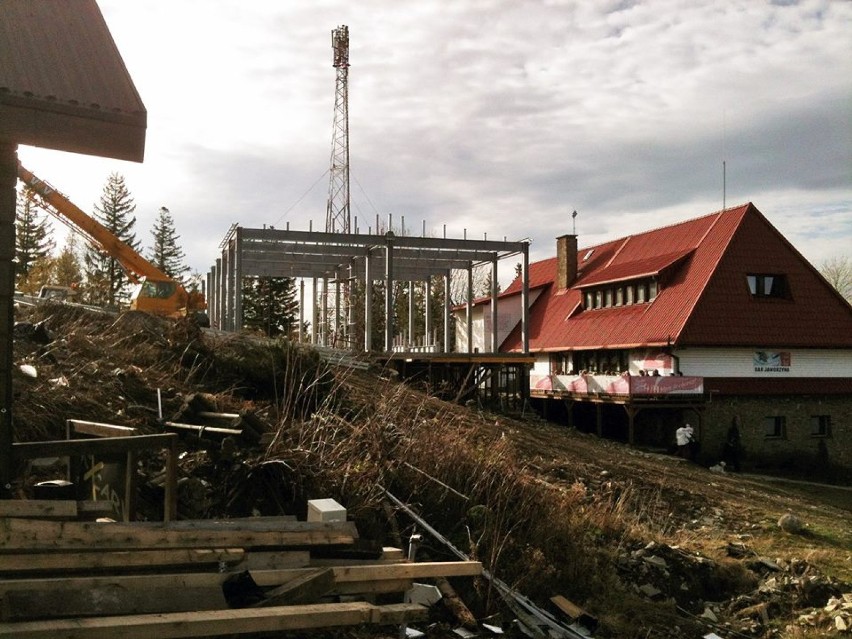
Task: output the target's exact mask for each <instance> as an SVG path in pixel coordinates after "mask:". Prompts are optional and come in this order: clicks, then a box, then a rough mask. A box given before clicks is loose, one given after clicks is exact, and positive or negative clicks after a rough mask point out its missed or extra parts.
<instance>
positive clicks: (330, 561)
mask: <svg viewBox="0 0 852 639" xmlns="http://www.w3.org/2000/svg"><path fill="white" fill-rule="evenodd" d="M406 561H408V560H407V559H406V558H405V554H404V553H403V552H402V550H401V549H399V548H392V547H390V546H388V547H385V548H383V549H382V555H381V557H379V558H378V559H339V558H335V557H311V566H317V567H319V566H375V565H376V564H398V563H403V562H406Z"/></svg>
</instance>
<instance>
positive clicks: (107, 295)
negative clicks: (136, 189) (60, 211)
mask: <svg viewBox="0 0 852 639" xmlns="http://www.w3.org/2000/svg"><path fill="white" fill-rule="evenodd" d="M135 210H136V204H134V202H133V198H132V197H131V195H130V191H129V190H128V189H127V186H126V184H125V183H124V177H123V176H122V175H121V174H119V173H112V174H111V175H110V176H109V178H108V179H107V183H106V185H105V186H104V190H103V193H102V194H101V198H100V204H99V205H96V206H95V216H94V217H95V218H96V219H97V220H98V221H99V222H100V223H101V224H103V225H104V226H105V227H106V228H107V229H109V231H110V232H111V233H113V235H115V236H116V237H118V238H119V239H120V240H121V241H123V242H124V243H126V244H128V245H129V246H130V247H131V248H133V249H134V250H136V251H138V250H139V248H140V243H139V242H138V241H137V240H136V233H135V232H134V228H135V226H136V217H134V216H133V213H134V211H135ZM83 263H84V270H85V275H86V291H87V297H88V300H89V301H90V302H92V303H94V304H107V305H109V306H114V305H116V304H118V303H120V302H124V301H125V300H126V299H127V293H128V280H127V275H126V274H125V273H124V271H123V270H122V268H121V264H120V263H119V262H118V260H116V259H115V258H114V257H111V256H109V255H104V254H102V253H101V252H100V251H98V250H97V249H96V248H88V249H87V250H86V254H85V257H84V259H83Z"/></svg>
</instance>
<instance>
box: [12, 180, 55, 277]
mask: <svg viewBox="0 0 852 639" xmlns="http://www.w3.org/2000/svg"><path fill="white" fill-rule="evenodd" d="M38 211H39V209H38V207H37V206H36V205H35V204H34V202H33V199H32V195H31V193H30V190H29V189H24V191H23V193H21V195H20V196H19V197H18V202H17V207H16V209H15V257H16V258H17V261H18V266H17V275H18V282H19V283H20V281H22V280H26V279H27V278H28V277H29V275H30V271H31V270H32V268H33V266H34V265H35V263H36V262H38V261H40V260H46V259H48V258H49V257H50V254H51V252H52V251H53V239H52V237H51V228H50V225H49V223H48V220H47V216H46V215H44V216H40V215H39V214H38Z"/></svg>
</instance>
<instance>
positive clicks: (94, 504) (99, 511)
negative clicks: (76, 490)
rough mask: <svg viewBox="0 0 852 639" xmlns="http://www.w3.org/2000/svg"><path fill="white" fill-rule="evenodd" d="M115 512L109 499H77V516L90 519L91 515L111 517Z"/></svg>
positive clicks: (113, 505)
mask: <svg viewBox="0 0 852 639" xmlns="http://www.w3.org/2000/svg"><path fill="white" fill-rule="evenodd" d="M114 514H115V504H113V503H112V502H111V501H106V500H101V501H92V500H86V501H78V502H77V517H79V518H80V519H85V518H88V519H91V518H93V517H112V516H113V515H114Z"/></svg>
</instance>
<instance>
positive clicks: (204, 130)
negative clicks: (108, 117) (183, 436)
mask: <svg viewBox="0 0 852 639" xmlns="http://www.w3.org/2000/svg"><path fill="white" fill-rule="evenodd" d="M99 5H100V7H101V9H102V11H103V13H104V16H105V18H106V21H107V24H108V25H109V27H110V30H111V32H112V34H113V37H114V39H115V41H116V43H117V45H118V48H119V51H120V52H121V54H122V56H123V58H124V61H125V63H126V65H127V67H128V70H129V71H130V74H131V76H132V77H133V79H134V81H135V83H136V87H137V89H138V91H139V93H140V95H141V97H142V100H143V102H144V103H145V105H146V107H147V110H148V133H147V145H146V153H145V161H144V163H142V164H134V163H128V162H121V161H114V160H105V159H99V158H93V157H87V156H77V155H72V154H66V153H60V152H56V151H47V150H42V149H35V148H32V147H21V148H20V151H19V156H20V158H21V160H22V162H23V163H24V164H25V165H27V166H28V168H30V169H31V170H33V171H34V172H35V173H36V174H37V175H39V176H40V177H42V178H44V179H46V180H48V181H49V182H52V183H53V184H54V185H55V186H56V187H57V188H59V189H60V190H61V191H64V192H65V193H66V194H67V195H69V197H71V199H72V200H73V201H75V202H76V203H77V204H78V205H79V206H80V207H81V208H83V209H84V210H87V211H91V210H92V208H93V205H94V204H95V203H96V201H97V200H98V197H99V195H100V193H101V191H102V189H103V186H104V184H105V182H106V179H107V176H108V175H109V173H110V172H112V171H117V172H119V173H121V174H122V175H124V176H125V178H126V181H127V185H128V187H129V189H130V191H131V193H132V195H133V197H134V199H135V201H136V204H137V211H136V215H137V220H138V221H137V237H139V238H140V239H142V240H143V242H144V243H145V244H146V245H148V244H150V240H151V236H150V227H151V224H152V222H153V220H154V218H155V215H156V212H157V210H158V209H159V207H161V206H167V207H168V208H169V209H170V210H171V212H172V214H173V215H174V217H175V220H176V224H177V230H178V233H179V234H180V235H181V237H182V240H183V242H184V249H185V252H186V254H187V261H188V262H189V264H190V266H191V267H192V268H193V269H194V270H197V271H200V272H206V271H207V270H208V269H209V267H210V265H211V264H212V263H213V262H214V260H215V258H216V257H217V253H218V246H219V243H220V241H221V239H222V237H223V236H224V234H225V232H226V231H227V230H228V228H229V226H230V225H231V224H232V223H234V222H238V223H239V224H241V225H243V226H247V227H260V226H262V225H263V224H267V225H269V224H271V225H274V226H276V227H279V228H283V227H284V226H285V224H286V223H288V222H289V224H290V228H291V229H299V230H302V229H307V228H308V225H309V221H311V220H312V221H313V228H314V229H315V230H316V229H322V228H324V226H325V210H326V199H327V194H328V181H329V177H328V167H329V163H330V154H331V139H332V120H333V107H334V87H335V70H334V69H333V68H332V55H331V36H330V33H331V30H332V29H334V28H335V27H336V26H338V25H344V24H345V25H348V27H349V32H350V62H351V69H350V72H349V100H350V107H349V116H350V153H351V161H350V165H351V175H352V178H351V197H352V215H353V217H354V216H357V217H358V225H359V227H360V228H361V229H362V232H366V230H367V227H368V226H375V220H376V215H380V216H381V218H382V221H383V223H384V222H385V221H386V220H387V216H388V215H389V214H390V215H393V220H394V224H395V225H397V224H398V223H399V220H400V217H401V216H404V217H405V220H406V227H408V228H412V227H413V228H415V229H416V230H417V231H418V232H419V231H420V230H421V229H422V226H423V223H424V221H425V225H426V229H427V234H431V235H441V234H442V233H443V225H446V227H447V235H448V236H449V237H461V236H462V235H463V233H465V230H466V232H467V236H468V237H477V238H479V237H483V235H484V234H487V236H488V238H489V239H502V238H503V237H504V236H506V237H507V239H509V240H517V239H521V238H525V237H528V238H530V239H531V240H532V241H533V244H532V248H531V256H532V258H533V259H541V258H545V257H549V256H551V255H553V254H554V253H555V242H554V238H555V237H556V236H558V235H561V234H563V233H566V232H571V215H570V214H571V211H572V210H574V209H576V210H577V211H579V215H578V217H577V221H576V223H577V227H576V230H577V233H578V234H579V235H580V246H581V247H582V246H589V245H592V244H595V243H598V242H601V241H607V240H611V239H615V238H618V237H622V236H624V235H627V234H629V233H632V232H636V231H642V230H646V229H650V228H656V227H659V226H663V225H665V224H669V223H672V222H677V221H681V220H686V219H690V218H693V217H698V216H700V215H704V214H707V213H710V212H713V211H716V210H718V209H720V208H721V207H722V203H723V188H722V185H723V179H722V175H723V171H722V163H723V161H724V162H725V163H726V166H727V171H726V174H727V179H726V183H727V190H726V191H727V192H726V203H727V205H728V206H733V205H736V204H740V203H744V202H748V201H751V202H754V204H755V205H756V206H757V207H758V208H759V209H760V210H761V211H762V212H763V213H764V214H765V215H766V216H767V217H768V218H769V219H770V221H772V222H773V224H775V226H777V227H778V228H779V230H780V231H781V232H782V233H784V234H785V235H786V236H787V237H788V239H790V240H791V241H792V242H793V244H794V245H795V246H796V247H797V248H798V249H799V250H800V251H801V252H802V253H803V254H804V255H805V257H807V258H808V259H809V260H810V261H811V262H813V263H814V264H816V265H819V264H821V263H822V261H823V260H825V259H826V258H829V257H836V256H844V255H845V256H849V255H852V2H846V1H842V2H841V1H837V2H827V1H811V0H803V1H801V2H796V1H795V0H777V1H774V2H763V1H760V0H724V1H723V0H719V1H716V2H710V1H707V2H699V1H695V0H649V1H647V2H639V1H637V2H633V1H630V0H621V1H616V0H608V1H605V0H596V1H594V2H591V1H568V0H535V1H534V0H432V1H427V0H411V1H408V2H396V1H392V0H366V1H361V2H351V1H338V0H311V1H308V0H301V1H297V0H288V1H286V2H281V1H278V0H276V1H272V0H270V1H264V0H252V1H251V2H245V1H242V0H137V1H136V2H127V1H126V0H99ZM353 223H354V221H353ZM509 270H510V271H511V265H510V268H509ZM502 279H503V267H502V266H501V280H502Z"/></svg>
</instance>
